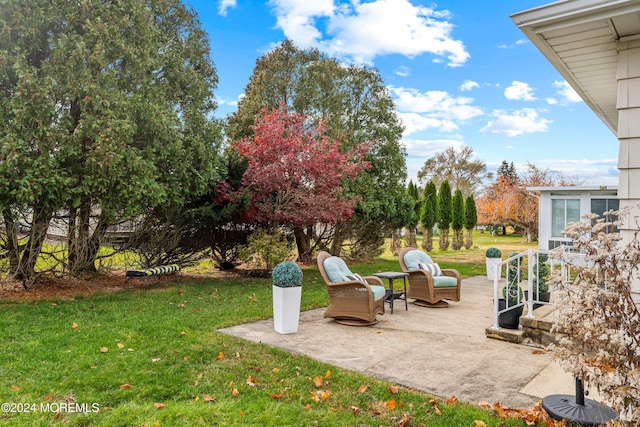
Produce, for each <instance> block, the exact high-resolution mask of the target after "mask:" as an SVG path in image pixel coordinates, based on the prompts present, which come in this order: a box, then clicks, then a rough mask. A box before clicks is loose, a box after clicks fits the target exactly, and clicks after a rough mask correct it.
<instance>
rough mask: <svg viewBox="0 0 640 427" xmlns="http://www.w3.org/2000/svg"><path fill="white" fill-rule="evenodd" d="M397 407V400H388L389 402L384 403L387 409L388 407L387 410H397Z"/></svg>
mask: <svg viewBox="0 0 640 427" xmlns="http://www.w3.org/2000/svg"><path fill="white" fill-rule="evenodd" d="M396 405H397V402H396V401H395V400H393V399H391V400H387V401H386V402H385V403H384V406H386V407H387V408H389V409H395V408H396Z"/></svg>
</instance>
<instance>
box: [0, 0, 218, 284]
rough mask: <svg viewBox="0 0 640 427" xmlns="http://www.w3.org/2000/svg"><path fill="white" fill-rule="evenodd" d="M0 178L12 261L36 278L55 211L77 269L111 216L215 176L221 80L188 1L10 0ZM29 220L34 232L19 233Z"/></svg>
mask: <svg viewBox="0 0 640 427" xmlns="http://www.w3.org/2000/svg"><path fill="white" fill-rule="evenodd" d="M1 9H2V14H1V15H0V28H4V30H3V31H1V32H0V92H1V95H0V123H1V124H2V127H1V130H0V159H2V161H1V162H0V181H3V182H4V181H8V182H9V184H4V185H1V186H0V199H1V200H2V206H1V209H2V216H3V219H4V221H5V224H7V225H9V227H8V230H9V236H8V237H7V242H6V243H7V244H8V248H7V249H8V250H9V252H10V253H11V254H10V259H11V262H12V265H11V267H10V269H11V274H12V275H14V276H15V277H20V278H23V279H27V280H28V279H30V278H31V277H34V273H35V259H36V257H37V256H38V254H39V253H40V251H41V248H42V242H43V240H44V237H45V235H46V231H47V229H48V227H49V224H50V222H51V220H52V219H53V218H54V217H55V219H56V223H55V224H57V226H58V227H59V228H64V229H65V231H66V234H67V236H68V240H67V243H68V247H67V250H68V259H67V263H66V268H67V269H68V270H69V271H70V272H71V273H73V274H76V273H81V272H85V271H95V268H96V267H95V260H96V257H97V255H98V250H99V248H100V246H101V244H102V242H103V240H104V236H105V233H106V231H107V229H108V227H109V226H110V225H113V224H117V223H119V222H121V221H122V220H123V219H125V218H127V217H131V216H135V215H138V214H140V213H143V212H146V211H148V209H150V208H153V207H154V206H159V205H171V204H176V205H180V204H181V203H182V202H183V201H184V200H186V198H187V197H188V196H189V195H190V194H194V193H199V192H202V191H204V190H205V189H206V188H207V187H208V186H209V185H210V183H211V182H212V181H214V180H215V179H217V172H216V168H215V166H216V153H217V148H218V144H219V143H220V142H221V132H220V126H219V124H218V123H216V122H215V121H214V120H211V119H210V117H211V114H212V112H213V111H214V110H215V108H216V105H215V102H214V99H213V93H212V90H213V88H215V86H216V84H217V75H216V71H215V67H214V65H213V63H212V61H211V59H210V51H209V45H208V39H207V35H206V33H205V32H204V31H203V30H202V29H201V25H200V22H199V21H198V19H197V17H196V16H195V14H194V13H193V12H192V11H191V10H189V9H187V8H186V7H185V6H184V4H183V3H182V2H181V1H180V0H158V1H145V0H130V1H127V2H102V1H97V0H87V1H84V2H62V1H55V2H51V1H45V0H34V1H32V2H23V1H20V0H3V1H2V4H1ZM17 215H22V217H23V219H25V220H27V224H28V227H27V229H28V233H27V236H26V238H24V239H20V240H19V241H18V240H17V235H16V234H13V230H14V229H15V219H16V216H17Z"/></svg>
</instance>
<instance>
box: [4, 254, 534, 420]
mask: <svg viewBox="0 0 640 427" xmlns="http://www.w3.org/2000/svg"><path fill="white" fill-rule="evenodd" d="M464 252H465V251H464V250H463V251H461V252H460V253H451V254H449V253H438V251H434V252H433V256H434V258H435V259H436V260H438V262H440V263H441V264H442V265H443V267H450V266H454V265H455V266H458V267H461V270H463V271H464V272H463V274H464V275H470V274H483V269H484V267H483V264H484V261H482V263H481V265H476V264H478V262H477V260H475V258H477V257H478V256H479V255H478V254H483V253H484V250H483V249H481V248H478V249H474V250H471V251H467V252H468V254H467V255H468V256H469V258H470V259H474V260H473V261H470V262H468V263H461V262H460V261H451V260H452V259H454V258H457V257H461V256H462V254H463V253H464ZM476 252H477V253H476ZM474 253H476V254H475V255H474ZM482 256H483V255H482ZM449 264H451V265H449ZM350 266H351V267H352V269H353V270H354V271H356V272H358V273H362V274H367V273H368V272H373V271H383V270H397V269H398V265H397V261H396V260H394V258H393V256H391V255H390V254H385V255H383V257H381V258H380V259H378V260H377V261H376V262H372V263H350ZM303 286H304V292H303V299H302V305H303V310H306V309H310V308H314V307H321V306H324V305H326V304H327V295H326V289H325V286H324V283H323V282H322V279H321V278H320V276H319V273H318V271H317V269H316V268H315V267H313V266H311V267H308V268H305V269H304V283H303ZM0 310H1V312H2V315H1V317H0V331H2V332H1V333H2V342H3V348H2V352H0V378H1V379H2V381H1V382H0V402H2V403H10V404H13V405H12V406H9V407H6V406H3V407H2V408H3V410H2V411H1V412H0V421H1V422H2V424H3V425H16V426H23V425H28V426H34V425H42V426H48V425H72V426H89V425H96V426H97V425H99V426H111V425H113V426H124V425H129V426H158V425H159V426H173V425H202V426H205V425H206V426H209V425H274V426H281V425H320V426H380V425H384V426H391V425H401V424H402V420H403V419H406V420H408V421H407V422H406V423H405V424H404V425H413V426H416V425H429V426H447V427H448V426H474V425H476V424H475V421H476V420H480V421H483V422H484V423H486V425H489V426H502V425H509V426H512V425H519V426H524V425H525V424H524V422H522V421H519V420H509V421H507V422H506V424H505V420H504V419H501V418H497V417H492V416H491V414H490V412H489V411H486V410H483V409H481V408H479V407H476V406H471V405H465V404H461V403H457V404H447V402H445V401H442V400H440V399H436V401H434V402H433V403H432V402H430V401H431V400H432V399H433V397H432V396H429V395H427V394H424V393H419V392H416V391H413V390H408V389H404V388H401V387H400V388H398V389H396V387H395V385H394V384H390V383H386V382H384V381H380V380H377V379H374V378H372V377H368V376H364V375H360V374H356V373H353V372H349V371H346V370H344V369H340V368H337V367H335V366H331V365H328V364H325V363H320V362H317V361H314V360H312V359H310V358H308V357H304V356H296V355H291V354H289V353H287V352H285V351H283V350H280V349H277V348H272V347H269V346H266V345H260V344H255V343H250V342H246V341H243V340H240V339H237V338H234V337H230V336H228V335H224V334H220V333H218V332H216V330H217V329H219V328H223V327H228V326H232V325H236V324H240V323H245V322H250V321H254V320H257V319H264V318H269V317H271V316H272V313H271V285H270V281H269V280H268V279H241V278H233V279H211V278H208V279H201V280H191V279H178V281H176V282H175V283H173V284H169V285H160V286H155V287H154V286H152V288H151V289H150V290H149V291H145V290H131V291H127V292H117V293H112V294H98V295H93V296H88V297H76V298H73V299H56V300H46V301H42V300H40V301H22V302H10V301H4V302H0ZM69 404H71V405H69ZM434 404H436V405H437V406H438V409H439V412H441V414H438V413H437V412H438V411H436V410H435V409H434ZM24 405H26V406H24ZM69 408H71V409H80V410H88V411H89V412H88V413H73V412H69ZM25 409H29V410H30V411H31V412H29V413H24V412H21V413H18V412H10V410H22V411H24V410H25ZM34 409H35V412H33V411H32V410H34ZM60 409H62V410H60ZM94 409H97V410H98V412H91V411H93V410H94ZM57 410H60V411H59V412H56V411H57Z"/></svg>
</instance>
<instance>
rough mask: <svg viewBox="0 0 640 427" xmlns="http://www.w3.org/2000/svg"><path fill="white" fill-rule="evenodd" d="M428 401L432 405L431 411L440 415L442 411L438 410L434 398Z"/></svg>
mask: <svg viewBox="0 0 640 427" xmlns="http://www.w3.org/2000/svg"><path fill="white" fill-rule="evenodd" d="M429 403H431V406H433V412H435V413H436V415H442V412H440V408H438V403H437V402H436V400H435V399H431V400H429Z"/></svg>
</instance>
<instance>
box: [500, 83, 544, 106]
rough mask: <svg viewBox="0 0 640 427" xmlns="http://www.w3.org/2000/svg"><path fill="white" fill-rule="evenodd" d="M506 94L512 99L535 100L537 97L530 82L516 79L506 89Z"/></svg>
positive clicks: (506, 96)
mask: <svg viewBox="0 0 640 427" xmlns="http://www.w3.org/2000/svg"><path fill="white" fill-rule="evenodd" d="M504 96H505V98H507V99H509V100H511V101H535V100H536V99H537V98H536V97H535V96H534V95H533V89H532V88H531V86H529V84H528V83H524V82H519V81H517V80H514V81H513V83H511V86H509V87H508V88H506V89H505V90H504Z"/></svg>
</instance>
